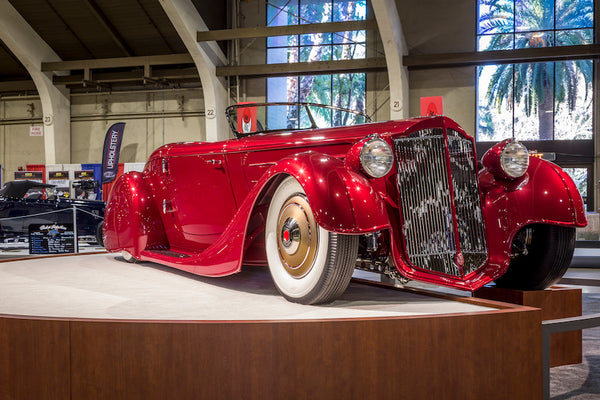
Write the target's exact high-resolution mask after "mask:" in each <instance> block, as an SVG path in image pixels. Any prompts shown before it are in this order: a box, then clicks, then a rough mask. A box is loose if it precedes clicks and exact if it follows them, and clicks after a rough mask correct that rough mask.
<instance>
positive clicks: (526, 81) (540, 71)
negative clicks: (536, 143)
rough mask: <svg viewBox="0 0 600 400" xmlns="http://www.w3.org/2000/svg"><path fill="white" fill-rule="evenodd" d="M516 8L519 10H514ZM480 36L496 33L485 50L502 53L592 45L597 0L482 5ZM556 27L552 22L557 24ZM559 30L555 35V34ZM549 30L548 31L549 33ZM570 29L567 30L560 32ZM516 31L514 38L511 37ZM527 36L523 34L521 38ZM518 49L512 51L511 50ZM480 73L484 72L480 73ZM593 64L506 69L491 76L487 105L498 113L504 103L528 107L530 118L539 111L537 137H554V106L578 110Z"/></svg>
mask: <svg viewBox="0 0 600 400" xmlns="http://www.w3.org/2000/svg"><path fill="white" fill-rule="evenodd" d="M514 6H516V8H517V10H514V9H513V7H514ZM480 7H481V8H480V10H482V11H483V12H482V13H481V15H480V17H479V21H480V28H479V33H480V34H494V35H493V36H491V37H490V38H491V40H489V43H488V45H487V46H486V48H485V49H480V50H504V49H511V48H517V49H522V48H531V47H549V46H571V45H578V44H587V43H591V42H592V31H591V29H573V28H579V27H586V28H589V27H593V1H591V0H562V1H561V0H557V1H556V13H555V12H554V11H555V10H554V0H529V1H517V2H514V3H513V1H508V0H480ZM553 22H554V23H553ZM554 28H555V29H557V30H558V31H557V32H556V34H555V33H554V31H552V29H554ZM549 29H550V31H548V30H549ZM560 29H567V30H560ZM513 32H515V33H514V36H513ZM519 32H523V33H519ZM513 46H514V47H513ZM480 71H481V70H480ZM592 71H593V67H592V64H591V63H590V62H588V61H582V60H579V61H570V62H561V63H556V66H555V65H554V64H553V63H530V64H515V65H512V64H504V65H499V66H498V67H497V68H496V70H495V72H494V73H493V74H492V76H491V79H490V83H489V85H488V89H487V94H486V97H487V100H488V105H489V106H495V107H497V108H498V109H500V108H501V107H502V105H503V104H504V103H506V104H507V105H508V107H511V106H512V104H513V102H516V103H517V104H519V103H522V104H524V111H525V114H526V115H527V116H531V114H532V113H534V112H535V114H537V117H538V122H539V138H540V139H552V138H553V118H554V113H553V111H554V105H555V104H560V103H562V102H564V101H565V100H568V106H569V109H570V110H571V111H573V110H574V108H575V99H576V98H577V91H578V89H579V88H580V87H581V85H580V80H581V79H582V78H583V79H584V81H585V83H586V84H585V85H584V87H585V90H586V92H585V97H586V98H587V97H588V95H589V93H588V91H589V90H588V88H589V85H588V84H587V83H588V82H591V80H592V75H593V74H592Z"/></svg>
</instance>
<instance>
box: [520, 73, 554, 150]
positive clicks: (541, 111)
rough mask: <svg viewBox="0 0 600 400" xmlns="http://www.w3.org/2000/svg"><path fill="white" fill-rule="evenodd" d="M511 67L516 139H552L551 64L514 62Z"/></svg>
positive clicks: (552, 97)
mask: <svg viewBox="0 0 600 400" xmlns="http://www.w3.org/2000/svg"><path fill="white" fill-rule="evenodd" d="M514 68H515V77H514V79H515V88H514V103H515V105H514V107H515V137H516V138H517V139H519V140H552V138H553V132H554V128H553V124H554V121H553V107H554V92H553V82H554V67H553V64H552V63H531V64H516V65H515V67H514Z"/></svg>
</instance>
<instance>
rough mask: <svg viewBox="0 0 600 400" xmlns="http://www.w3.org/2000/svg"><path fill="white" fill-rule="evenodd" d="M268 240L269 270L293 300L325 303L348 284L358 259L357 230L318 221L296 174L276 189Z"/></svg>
mask: <svg viewBox="0 0 600 400" xmlns="http://www.w3.org/2000/svg"><path fill="white" fill-rule="evenodd" d="M265 241H266V251H267V260H268V264H269V270H270V271H271V276H272V277H273V281H274V282H275V286H276V287H277V289H278V290H279V292H280V293H281V294H282V295H283V296H284V297H285V298H286V299H288V300H289V301H292V302H296V303H302V304H319V303H327V302H331V301H333V300H335V299H336V298H337V297H339V296H340V295H341V294H342V293H343V292H344V291H345V290H346V287H347V286H348V284H349V282H350V279H351V278H352V272H353V270H354V265H355V264H356V257H357V253H358V236H353V235H343V234H337V233H333V232H328V231H326V230H325V229H323V228H322V227H320V226H319V225H318V224H317V222H316V220H315V217H314V214H313V211H312V209H311V207H310V203H309V201H308V198H307V196H306V193H305V192H304V189H303V188H302V186H301V185H300V184H299V183H298V181H296V180H295V179H294V178H292V177H288V178H286V179H285V180H283V181H282V182H281V184H280V185H279V186H278V187H277V190H276V191H275V193H274V194H273V198H272V199H271V203H270V205H269V211H268V214H267V221H266V227H265Z"/></svg>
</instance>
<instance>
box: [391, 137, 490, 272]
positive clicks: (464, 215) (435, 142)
mask: <svg viewBox="0 0 600 400" xmlns="http://www.w3.org/2000/svg"><path fill="white" fill-rule="evenodd" d="M394 145H395V150H396V158H397V165H398V190H399V194H400V205H401V210H402V221H403V225H402V233H403V235H404V240H405V245H406V253H407V256H408V259H409V261H410V262H411V263H412V264H414V265H415V266H417V267H419V268H422V269H426V270H430V271H436V272H441V273H445V274H449V275H454V276H460V275H461V273H462V274H465V275H466V274H468V273H470V272H472V271H474V270H476V269H477V268H479V267H480V266H481V265H482V264H483V263H484V262H485V260H486V257H487V248H486V243H485V232H484V229H483V218H482V214H481V202H480V199H479V191H478V188H477V175H476V170H475V165H476V163H475V158H474V151H473V144H472V142H471V141H470V140H468V139H466V138H464V137H462V136H461V135H460V134H459V133H458V132H456V131H452V130H449V132H448V138H447V139H446V137H445V136H444V132H443V130H442V129H440V128H435V129H426V130H421V131H418V132H415V133H413V134H411V135H410V136H407V137H402V138H398V139H395V140H394ZM446 147H447V148H448V152H446ZM447 154H449V157H450V158H449V159H448V155H447ZM448 166H450V171H449V170H448ZM449 179H451V180H452V187H453V189H454V190H453V195H454V199H455V207H454V209H453V207H452V204H451V199H452V196H450V184H449V182H450V181H449ZM455 227H456V228H455ZM455 238H458V240H459V246H457V245H456V239H455ZM458 247H459V248H460V249H461V254H462V256H463V257H464V266H463V270H462V271H461V268H460V267H459V266H458V265H457V264H456V263H455V255H456V253H457V248H458Z"/></svg>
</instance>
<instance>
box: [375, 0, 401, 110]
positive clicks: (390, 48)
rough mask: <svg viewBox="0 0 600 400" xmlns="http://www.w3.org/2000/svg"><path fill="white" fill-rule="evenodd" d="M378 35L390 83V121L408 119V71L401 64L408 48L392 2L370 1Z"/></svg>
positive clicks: (396, 10)
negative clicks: (381, 43) (381, 42)
mask: <svg viewBox="0 0 600 400" xmlns="http://www.w3.org/2000/svg"><path fill="white" fill-rule="evenodd" d="M371 6H372V7H373V11H374V12H375V19H376V20H377V27H378V28H379V35H380V36H381V40H382V41H383V50H384V51H385V61H386V64H387V71H388V78H389V82H390V119H402V118H408V104H409V99H408V70H407V69H406V67H404V66H403V64H402V56H403V55H406V54H408V46H407V45H406V40H405V38H404V32H403V31H402V25H401V24H400V17H399V16H398V9H397V8H396V2H395V1H394V0H371Z"/></svg>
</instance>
